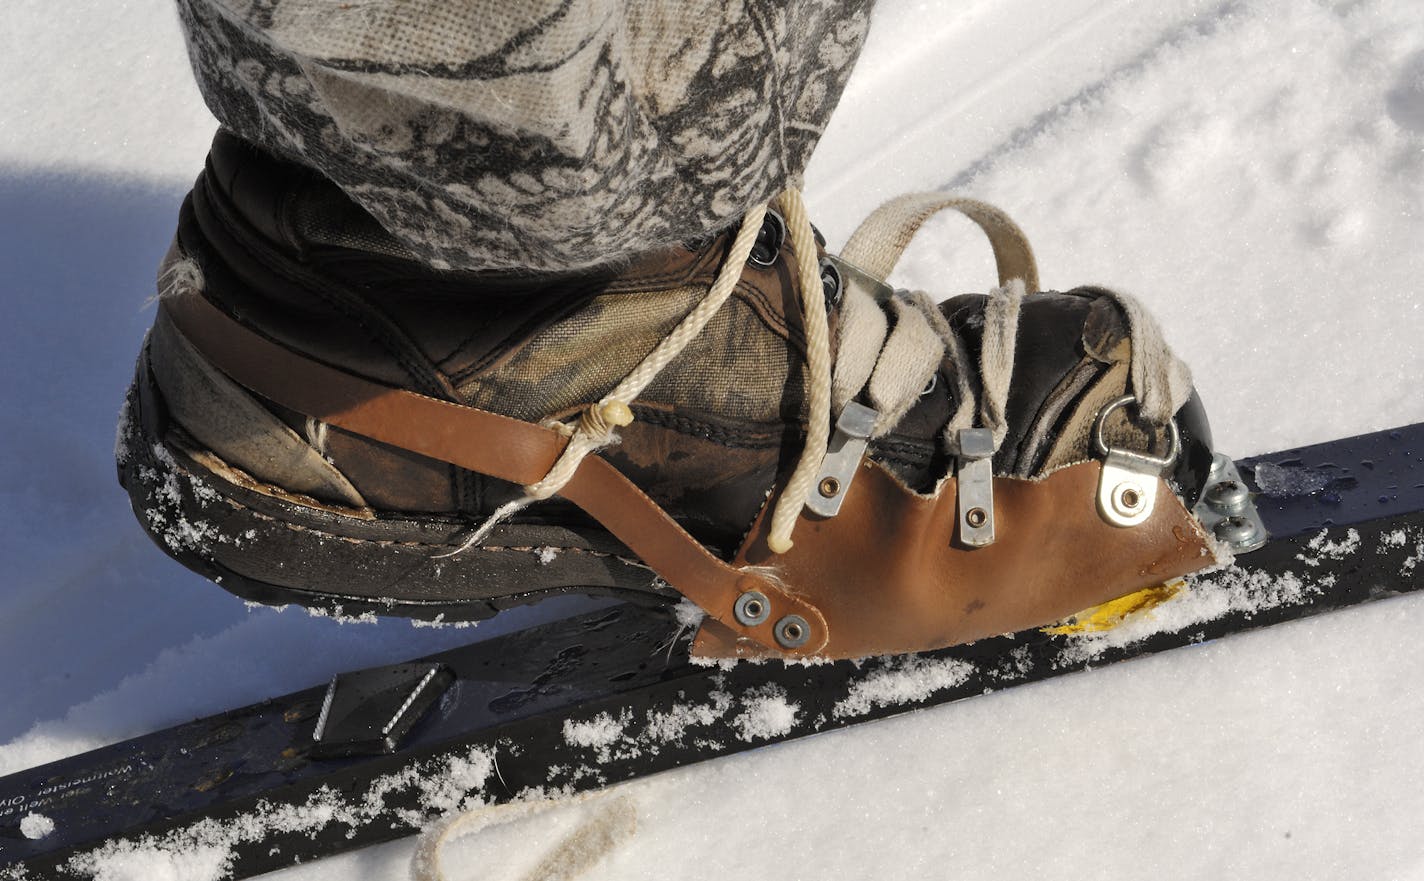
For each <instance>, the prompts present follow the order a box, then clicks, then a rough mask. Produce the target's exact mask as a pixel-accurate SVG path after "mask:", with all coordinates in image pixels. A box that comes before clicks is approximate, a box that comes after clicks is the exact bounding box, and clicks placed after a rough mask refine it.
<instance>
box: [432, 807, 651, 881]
mask: <svg viewBox="0 0 1424 881" xmlns="http://www.w3.org/2000/svg"><path fill="white" fill-rule="evenodd" d="M580 803H582V805H583V806H584V807H585V809H589V807H590V805H592V804H594V803H597V807H596V808H595V809H592V810H591V816H589V817H588V818H587V819H585V820H584V821H583V822H582V823H580V824H579V825H578V827H577V828H575V829H574V831H572V832H570V833H569V834H568V835H567V836H565V837H564V839H563V840H562V841H560V842H559V843H558V844H556V845H555V846H554V847H553V848H552V849H550V851H549V852H548V853H547V854H545V855H544V858H543V859H542V860H540V861H539V864H538V865H536V866H535V867H534V868H533V869H531V870H530V871H529V872H527V873H525V874H524V875H523V876H521V881H573V879H575V878H578V877H579V876H581V875H583V874H584V873H585V872H587V871H588V870H589V869H591V868H593V867H594V866H595V865H597V864H598V862H599V861H600V860H602V859H603V858H604V857H606V856H607V855H608V854H609V853H611V852H613V850H614V849H615V848H617V847H618V846H619V845H620V844H624V843H625V842H627V841H629V840H631V839H632V838H633V836H634V835H635V834H636V833H637V831H638V809H637V806H636V805H635V804H634V802H633V799H632V798H631V797H629V796H628V795H612V796H610V794H609V793H608V792H607V791H602V792H592V793H583V794H581V795H576V796H573V797H571V798H565V799H558V800H555V799H545V800H541V801H527V802H511V803H506V804H499V805H485V806H482V807H478V808H474V809H472V810H468V811H464V812H463V813H460V814H457V815H455V816H453V817H449V818H447V819H445V820H442V821H441V822H439V823H437V824H436V825H434V826H431V827H430V828H429V829H427V830H426V831H425V832H424V833H422V834H421V836H420V840H419V841H418V842H417V843H416V847H415V853H414V854H413V855H412V857H411V861H410V877H411V879H412V881H449V876H448V875H446V874H445V866H444V863H443V860H442V859H441V857H442V855H443V852H444V850H445V846H446V845H447V844H450V843H451V842H454V841H458V840H459V839H461V838H466V837H469V836H471V835H474V834H476V833H478V832H481V831H483V830H485V829H488V828H490V827H492V826H504V825H508V824H510V823H515V822H518V821H520V820H524V819H527V818H530V817H535V816H538V815H540V814H543V813H547V812H548V811H550V810H552V809H553V808H556V807H566V806H570V805H577V804H580Z"/></svg>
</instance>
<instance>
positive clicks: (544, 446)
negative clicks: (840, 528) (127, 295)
mask: <svg viewBox="0 0 1424 881" xmlns="http://www.w3.org/2000/svg"><path fill="white" fill-rule="evenodd" d="M162 308H164V309H166V310H167V311H168V313H169V315H170V316H171V317H172V319H173V323H174V325H175V326H176V327H177V328H178V330H179V331H180V332H181V333H182V334H183V336H184V337H186V338H187V339H188V341H189V342H190V343H191V344H192V345H193V347H194V348H195V349H197V350H198V351H199V352H200V353H202V355H203V357H205V358H207V359H208V360H209V361H210V362H212V364H213V365H214V366H215V367H217V368H218V369H219V370H221V371H222V372H223V373H225V374H227V375H228V376H229V377H231V378H232V379H233V381H235V382H237V383H238V384H240V385H242V386H244V387H246V388H247V389H249V390H251V391H252V392H254V393H256V394H257V395H259V396H261V397H263V398H266V399H268V400H270V401H273V402H275V403H277V404H280V405H281V406H283V407H286V408H288V409H290V410H295V411H296V412H298V413H301V414H302V415H304V416H309V417H312V418H314V419H318V420H320V421H322V422H325V423H328V424H330V425H335V426H336V427H338V428H341V429H344V430H346V431H349V432H352V433H354V434H358V435H361V436H363V437H368V438H371V439H373V440H377V441H380V442H382V443H386V444H390V445H392V446H394V447H398V448H400V449H404V450H409V451H411V452H414V453H418V454H420V455H422V456H429V457H430V458H432V459H438V460H440V461H442V462H449V463H451V464H453V465H458V466H459V467H461V468H466V469H468V470H470V471H475V472H478V473H480V474H485V475H489V476H490V477H496V478H499V479H500V480H507V481H510V482H511V483H517V484H521V485H524V484H530V483H534V482H535V481H537V480H539V479H540V478H541V477H543V476H544V475H545V474H547V473H548V471H549V468H550V466H552V465H553V464H554V461H555V460H556V459H558V457H559V454H560V452H561V451H562V450H563V448H564V444H565V443H567V439H566V438H565V437H563V436H562V435H560V434H559V433H558V432H556V431H554V430H552V429H548V428H544V427H543V426H540V425H534V424H532V423H529V422H521V421H519V420H517V419H511V418H509V417H507V416H501V415H499V414H498V413H490V412H488V411H486V410H478V409H476V408H474V407H467V406H464V405H462V404H457V403H453V402H450V401H440V400H436V399H435V398H430V397H426V396H425V395H421V394H417V393H415V392H411V391H407V390H404V389H396V388H391V387H389V386H385V385H381V384H379V383H376V382H372V381H370V380H367V379H363V378H362V377H359V376H355V375H353V374H351V373H347V372H346V371H344V370H338V369H336V368H334V367H330V366H327V365H326V364H322V363H320V362H318V361H314V360H312V359H310V358H307V357H305V356H303V355H299V354H297V353H296V352H293V351H292V350H290V349H288V348H286V347H285V346H283V345H281V344H279V343H276V342H273V341H272V340H270V339H268V338H266V337H264V336H262V335H261V334H259V333H257V332H255V331H253V330H251V329H250V328H248V327H247V326H245V325H243V324H242V323H240V322H238V321H237V320H235V319H233V318H232V317H231V316H229V315H228V314H227V313H225V312H223V311H222V310H221V309H219V308H217V307H216V306H215V305H213V304H212V303H211V302H209V301H208V300H207V298H205V297H203V296H202V295H200V294H196V293H192V294H183V295H177V296H170V297H165V298H164V299H163V301H162ZM558 494H559V495H561V496H563V497H564V498H566V499H568V500H569V501H570V502H573V503H574V504H575V505H577V506H578V507H580V508H582V509H583V510H584V511H585V512H587V513H588V514H589V515H590V516H592V517H593V518H594V519H595V520H597V521H598V522H599V523H600V524H602V525H603V527H604V528H606V529H607V530H608V531H609V532H610V533H612V534H613V535H614V536H615V537H617V538H618V540H619V541H621V542H623V543H624V544H625V545H627V546H628V547H629V548H630V549H632V551H633V552H634V553H635V554H637V555H638V557H639V559H641V560H642V561H643V562H644V563H646V564H647V565H648V566H649V567H650V568H652V570H653V571H654V572H656V573H657V574H658V575H660V576H662V577H663V578H664V579H665V580H666V581H667V582H668V583H669V584H671V585H672V586H673V587H674V588H676V589H677V591H678V592H679V593H681V594H682V595H684V596H686V597H687V598H688V599H690V600H692V601H693V602H694V603H696V604H697V605H698V606H700V607H701V608H702V609H703V610H704V611H706V612H707V614H708V615H710V616H711V617H712V618H714V619H716V620H718V621H720V622H722V623H723V624H725V625H726V626H728V627H730V628H732V629H733V630H735V631H737V632H738V633H740V634H742V635H743V636H746V637H748V638H749V639H752V640H754V641H755V642H758V643H760V644H762V645H764V646H767V647H768V648H773V649H775V650H777V651H782V652H786V653H788V654H793V655H810V654H814V653H815V652H816V651H818V650H819V649H820V648H821V647H822V646H824V645H825V644H826V642H827V639H828V633H827V630H826V623H825V619H824V618H823V617H822V616H821V614H820V612H819V611H818V610H817V609H816V608H815V607H814V606H812V605H810V604H809V603H807V602H806V601H804V600H802V599H800V598H798V597H795V596H792V595H790V594H788V593H787V592H786V591H785V590H783V589H782V588H780V587H778V586H777V585H776V584H775V583H774V582H773V581H771V580H770V579H768V578H766V577H764V576H763V575H760V574H758V573H756V572H752V571H744V570H741V569H737V568H735V567H733V566H731V565H729V564H727V563H725V562H723V561H722V560H719V559H718V558H717V557H715V556H713V555H712V554H711V553H710V552H709V551H708V550H707V549H706V548H704V547H703V546H702V545H701V544H700V543H699V542H698V541H697V540H696V539H694V538H693V537H692V536H690V535H688V534H687V531H686V530H684V529H683V528H682V527H681V526H679V525H678V523H677V522H676V521H675V520H673V519H672V517H670V516H668V514H667V512H666V511H664V510H663V509H662V508H660V507H658V505H657V503H656V502H654V501H653V500H652V499H650V498H648V496H647V495H646V494H645V493H644V492H643V491H642V490H640V489H639V488H638V487H637V486H636V485H635V484H633V482H632V481H630V480H628V478H626V477H624V476H623V474H622V472H620V471H618V470H617V469H616V468H614V467H613V466H612V465H610V464H609V463H608V462H607V461H605V460H604V459H602V458H599V457H597V456H589V457H587V458H585V459H584V460H583V461H582V462H581V463H580V464H579V467H578V470H577V472H576V473H575V475H574V477H573V478H572V479H571V480H569V482H568V483H567V484H566V485H565V486H564V487H563V488H562V489H561V490H560V491H559V493H558ZM747 590H758V591H761V592H762V593H763V594H765V595H766V596H767V597H768V599H769V600H770V602H771V606H772V608H771V610H770V614H768V615H767V616H766V617H765V619H764V620H763V623H761V624H759V625H754V626H750V625H743V624H740V623H738V621H737V620H736V618H735V616H734V614H733V605H734V604H735V603H736V600H737V597H738V596H739V595H740V594H741V593H743V592H744V591H747ZM792 614H794V615H800V616H801V617H803V618H805V619H806V621H807V622H808V623H809V625H810V629H811V633H810V638H809V639H808V640H807V641H806V642H805V643H804V644H803V645H801V646H800V647H798V648H795V649H786V648H784V647H781V646H779V645H778V644H777V641H776V639H775V636H774V634H773V628H774V626H775V622H777V621H779V620H780V619H781V618H782V617H784V616H786V615H792Z"/></svg>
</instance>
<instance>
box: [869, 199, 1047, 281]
mask: <svg viewBox="0 0 1424 881" xmlns="http://www.w3.org/2000/svg"><path fill="white" fill-rule="evenodd" d="M947 208H952V209H954V210H955V211H958V212H959V213H960V214H963V215H964V216H965V217H968V218H969V219H970V220H972V221H974V222H975V223H977V224H978V225H979V228H980V229H982V230H984V234H985V235H987V236H988V237H989V245H990V246H991V247H992V248H993V249H994V262H995V263H996V264H998V268H999V284H1000V285H1001V286H1007V285H1008V283H1009V282H1011V281H1013V280H1014V279H1016V278H1018V279H1023V283H1024V288H1025V290H1027V291H1028V293H1031V294H1032V293H1035V292H1037V291H1038V290H1039V287H1038V265H1037V263H1036V262H1035V261H1034V257H1033V248H1031V247H1030V246H1029V243H1028V237H1027V236H1026V235H1024V232H1023V230H1021V229H1019V226H1018V224H1016V223H1014V221H1013V219H1012V218H1011V217H1009V215H1007V214H1005V213H1004V212H1003V211H1000V210H999V209H998V208H995V207H994V206H993V205H989V204H987V203H985V202H980V201H978V200H975V199H964V198H959V197H955V196H946V195H944V194H943V193H910V194H907V195H904V196H900V197H898V198H895V199H891V200H890V201H889V202H886V203H885V204H884V205H881V206H880V207H879V208H877V209H875V211H874V212H872V213H871V215H870V216H869V217H867V218H865V220H864V221H862V222H861V224H860V226H859V228H857V229H856V231H855V233H854V234H853V235H852V236H851V237H850V241H849V242H847V243H846V246H845V250H843V251H842V252H841V258H842V259H844V260H847V261H849V262H851V263H854V264H855V265H856V266H858V267H859V268H861V269H863V270H865V271H866V272H868V273H870V274H871V275H874V276H875V277H877V278H888V277H889V276H890V272H891V270H893V269H894V268H895V264H896V263H898V262H900V255H902V254H904V253H905V248H906V247H908V246H909V244H910V240H911V239H913V238H914V237H915V233H917V232H919V229H920V227H921V226H922V225H923V224H924V222H925V221H926V220H929V219H930V218H931V217H933V216H934V215H936V214H938V213H939V212H941V211H944V210H945V209H947Z"/></svg>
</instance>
